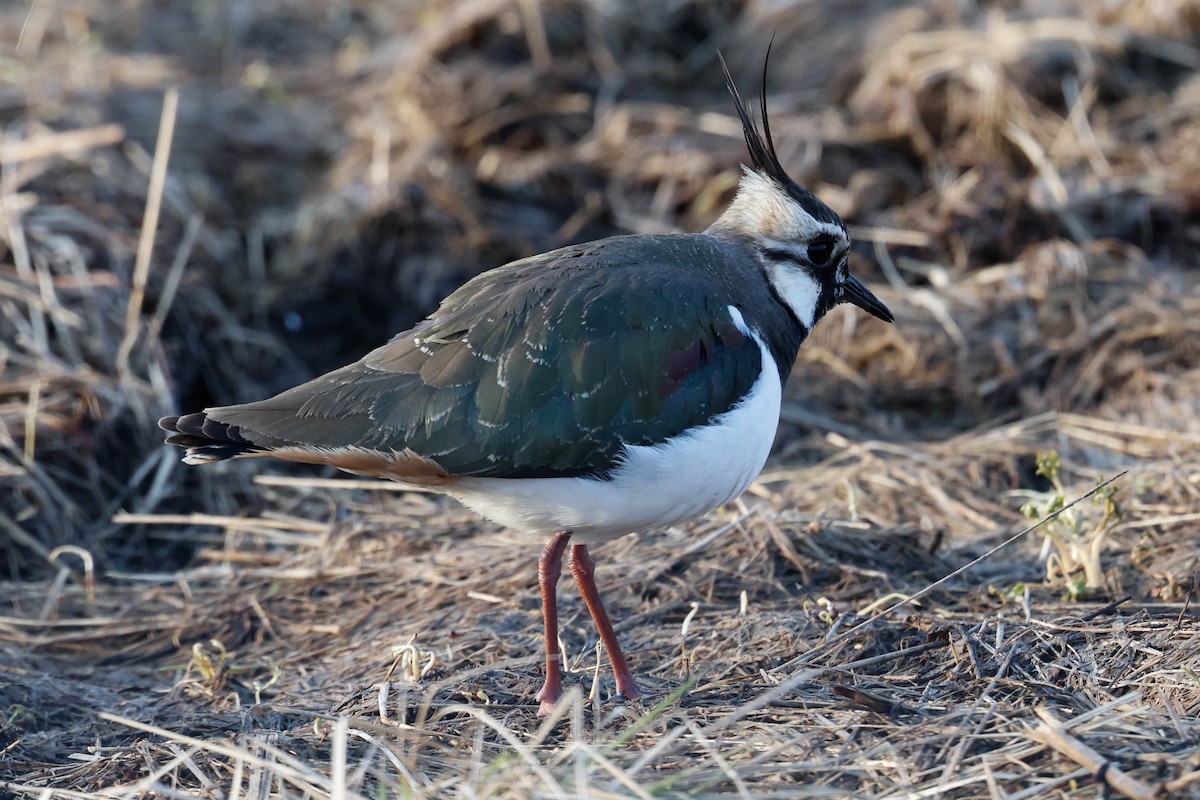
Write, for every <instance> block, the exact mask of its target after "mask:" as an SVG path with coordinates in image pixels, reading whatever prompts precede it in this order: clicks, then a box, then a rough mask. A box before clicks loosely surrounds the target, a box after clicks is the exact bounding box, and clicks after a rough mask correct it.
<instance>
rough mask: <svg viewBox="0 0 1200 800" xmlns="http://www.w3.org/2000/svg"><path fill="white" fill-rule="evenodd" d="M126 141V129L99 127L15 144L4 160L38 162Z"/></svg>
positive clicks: (7, 151) (116, 126) (50, 134)
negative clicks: (42, 159)
mask: <svg viewBox="0 0 1200 800" xmlns="http://www.w3.org/2000/svg"><path fill="white" fill-rule="evenodd" d="M124 138H125V129H124V128H122V127H121V126H120V125H116V124H109V125H99V126H97V127H95V128H83V129H81V130H75V131H63V132H61V133H47V134H42V135H39V136H35V137H34V138H32V139H25V140H24V141H20V142H14V143H13V144H12V145H10V146H9V147H8V148H7V149H6V150H5V153H4V156H5V159H6V160H7V161H9V162H10V163H13V164H19V163H21V162H22V161H35V160H37V159H41V158H51V157H53V156H63V155H69V154H71V153H78V152H82V151H83V150H91V149H92V148H95V147H107V146H108V145H112V144H117V143H118V142H120V141H121V140H122V139H124Z"/></svg>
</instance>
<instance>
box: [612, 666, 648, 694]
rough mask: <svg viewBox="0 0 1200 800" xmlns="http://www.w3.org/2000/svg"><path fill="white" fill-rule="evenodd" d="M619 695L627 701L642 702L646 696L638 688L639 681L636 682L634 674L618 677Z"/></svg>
mask: <svg viewBox="0 0 1200 800" xmlns="http://www.w3.org/2000/svg"><path fill="white" fill-rule="evenodd" d="M616 679H617V694H619V695H620V696H621V697H624V698H625V699H626V700H641V699H642V698H643V697H645V696H646V695H644V694H642V690H641V689H639V688H638V685H637V681H636V680H634V677H633V674H632V673H629V672H627V673H625V674H624V675H617V676H616Z"/></svg>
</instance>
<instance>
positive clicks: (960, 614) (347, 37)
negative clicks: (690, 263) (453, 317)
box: [0, 0, 1200, 798]
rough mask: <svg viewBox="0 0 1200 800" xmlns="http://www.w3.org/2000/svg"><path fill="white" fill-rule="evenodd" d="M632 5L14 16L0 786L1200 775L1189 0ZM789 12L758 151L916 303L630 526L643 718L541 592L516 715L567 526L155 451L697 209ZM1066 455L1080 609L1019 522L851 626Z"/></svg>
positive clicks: (476, 2) (1192, 24) (327, 790)
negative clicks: (1092, 529) (552, 254)
mask: <svg viewBox="0 0 1200 800" xmlns="http://www.w3.org/2000/svg"><path fill="white" fill-rule="evenodd" d="M639 8H640V6H639V5H638V4H633V3H629V4H622V3H602V2H591V3H575V2H567V1H565V0H564V1H562V2H560V1H558V0H464V2H453V3H452V2H431V3H376V4H368V3H359V4H332V3H285V2H280V1H279V0H270V1H269V2H264V3H241V2H233V3H174V4H171V3H149V2H145V0H129V1H128V2H121V3H113V2H107V1H106V0H63V1H62V2H36V3H32V2H31V3H22V4H9V6H7V7H5V8H3V9H0V39H3V40H4V41H5V42H8V43H10V45H11V47H10V48H9V49H8V50H7V51H6V52H7V55H5V56H4V57H3V59H2V60H0V69H3V74H4V79H3V81H0V115H2V116H3V119H4V121H5V124H6V133H5V138H4V141H3V144H2V146H0V166H2V173H0V218H2V222H3V224H2V225H0V545H2V551H0V553H2V555H3V561H2V563H0V568H2V569H3V572H2V573H0V603H2V607H0V710H3V712H4V713H3V715H2V716H0V787H4V788H5V790H6V791H7V792H9V793H12V794H14V795H17V796H28V797H34V796H37V797H63V798H65V797H100V796H104V797H134V796H146V795H148V794H151V793H156V796H164V797H165V796H182V795H184V794H186V795H188V796H194V795H195V794H196V793H204V794H202V795H201V796H209V797H226V798H228V797H233V796H235V795H236V796H246V795H247V794H248V795H249V796H252V797H302V796H318V797H323V796H333V797H348V796H362V797H367V796H378V793H380V792H384V793H393V794H397V795H401V794H403V795H405V796H417V797H433V796H439V795H443V794H445V795H462V796H483V795H500V794H507V795H513V796H539V797H540V796H547V797H563V796H597V797H600V796H661V795H666V796H695V797H726V796H728V797H772V796H787V797H803V796H818V795H819V796H887V797H913V798H917V797H933V796H947V797H984V796H991V797H1008V798H1017V797H1044V796H1070V797H1091V796H1095V795H1096V793H1097V792H1098V789H1097V787H1096V782H1097V781H1102V782H1105V783H1107V784H1108V785H1109V786H1110V787H1111V788H1112V790H1113V791H1116V792H1119V793H1122V794H1124V795H1126V796H1131V797H1151V796H1155V795H1159V796H1169V795H1172V794H1175V795H1179V796H1183V795H1185V794H1189V793H1190V794H1192V795H1194V794H1195V792H1196V791H1197V786H1200V724H1198V723H1197V721H1196V720H1197V719H1198V718H1200V681H1198V679H1197V675H1198V674H1200V619H1198V618H1197V616H1196V614H1195V612H1194V611H1193V610H1192V608H1191V606H1190V600H1191V595H1192V591H1193V580H1194V578H1193V576H1194V572H1195V570H1196V568H1197V564H1198V563H1200V537H1197V535H1196V532H1197V530H1198V526H1200V421H1198V420H1200V258H1198V257H1197V255H1196V253H1197V252H1198V251H1200V49H1197V47H1196V44H1195V43H1196V42H1197V41H1198V40H1200V6H1197V5H1196V4H1195V3H1194V2H1187V1H1186V0H1179V1H1178V2H1171V0H1139V1H1138V2H1108V1H1107V0H1102V1H1100V2H1091V1H1090V0H1089V1H1087V2H1085V1H1084V0H1075V2H1069V1H1068V0H1061V1H1060V2H1039V3H1033V2H958V3H915V2H909V3H897V2H884V1H883V0H852V2H846V3H833V2H828V3H825V2H811V3H775V4H747V5H746V6H745V7H742V6H741V5H739V4H714V3H699V2H688V1H687V0H684V1H683V2H675V3H669V4H663V5H662V8H661V13H653V14H648V13H645V12H644V11H640V10H639ZM772 32H774V33H775V44H774V50H773V53H774V55H773V61H772V64H771V70H770V86H769V87H768V88H769V96H770V100H771V107H772V109H773V113H774V118H773V128H774V132H775V137H776V140H777V143H778V145H779V149H780V154H781V156H782V158H783V160H784V163H785V164H787V165H788V166H789V168H790V169H791V171H792V172H793V174H794V175H795V177H796V178H797V179H798V180H799V181H800V182H801V183H803V184H805V185H806V186H808V187H810V188H811V189H813V190H814V191H815V192H817V193H818V194H819V195H821V196H822V197H823V198H824V199H826V200H827V201H828V202H829V203H830V204H831V205H832V206H833V207H834V208H835V209H836V210H837V211H839V212H840V213H841V214H842V215H843V216H844V217H845V218H846V219H847V220H848V222H849V223H850V224H851V225H852V233H853V234H854V235H855V237H856V241H857V245H856V250H855V253H854V255H853V258H854V259H855V262H856V264H855V267H854V269H855V272H856V273H857V274H858V275H859V276H860V277H863V278H864V279H865V280H866V281H867V282H869V283H871V284H872V286H873V287H874V288H876V289H877V290H878V291H879V294H880V295H881V297H882V298H883V299H884V300H885V302H887V304H888V305H889V306H890V307H891V308H892V309H893V311H895V312H896V316H897V323H896V324H895V325H894V326H884V325H881V324H877V323H876V322H874V321H872V320H868V319H866V318H864V317H863V316H862V315H860V314H855V313H844V312H842V311H839V312H837V313H835V314H834V315H833V317H832V318H831V319H829V320H827V321H825V322H824V323H823V324H822V326H821V327H820V328H819V329H818V331H817V332H816V334H815V335H814V336H813V337H812V339H810V341H809V342H808V343H806V345H805V346H804V348H803V349H802V352H801V358H800V362H799V363H798V365H797V367H796V369H797V374H798V375H799V376H802V379H800V378H798V379H795V380H793V382H792V384H791V385H790V386H789V393H788V396H787V398H786V399H785V406H786V407H785V411H784V415H783V416H784V422H783V425H782V427H781V433H780V441H779V446H778V448H777V451H776V458H775V460H774V461H773V462H772V464H771V465H770V466H769V467H768V471H767V472H766V473H764V475H763V477H762V479H761V480H760V481H759V482H758V483H757V484H756V485H755V487H754V488H753V489H752V491H751V492H750V493H748V494H747V496H746V497H745V498H743V500H742V501H740V502H739V503H738V504H736V505H735V506H734V507H732V508H729V509H726V510H723V511H721V512H719V513H716V514H713V515H711V516H710V517H709V518H707V519H705V520H702V521H699V522H697V523H695V524H693V525H691V526H689V527H686V528H683V529H678V530H671V531H667V532H664V533H661V534H654V535H639V536H636V537H629V538H626V539H623V540H620V541H618V542H616V543H614V544H612V545H609V546H607V547H605V548H604V549H603V550H602V551H600V581H601V583H602V585H604V586H605V595H606V598H607V599H608V602H609V603H610V608H611V609H612V610H613V611H614V612H615V614H616V616H617V618H618V619H619V620H621V623H620V624H619V625H618V631H619V633H620V634H621V637H622V639H623V641H624V642H625V643H626V647H627V649H628V651H629V652H630V653H631V656H632V661H633V667H634V669H635V670H636V671H637V672H639V673H640V674H641V675H643V676H645V678H646V684H647V685H648V687H649V688H651V689H652V690H653V694H652V696H651V698H650V699H649V700H648V701H645V702H643V703H641V704H637V705H633V704H630V705H621V704H619V703H617V702H614V701H613V700H611V699H609V698H608V697H607V691H608V690H609V688H610V683H611V681H610V676H608V675H607V673H606V671H605V670H604V669H601V670H600V671H599V673H598V678H597V677H596V676H595V673H594V672H593V671H594V669H595V665H596V664H597V663H599V662H602V661H603V659H602V658H599V657H598V656H599V654H598V653H596V651H595V642H594V634H593V633H592V630H591V627H590V624H589V623H588V621H587V616H586V614H584V613H583V607H582V604H581V603H580V602H578V601H577V600H574V599H572V595H571V593H570V592H569V590H568V587H565V586H564V590H563V598H564V600H563V604H564V608H563V610H564V612H565V614H566V619H565V625H564V639H565V640H566V641H565V645H566V651H567V653H568V655H569V657H570V662H571V665H572V668H573V669H574V670H575V675H576V679H577V680H576V684H577V686H578V687H579V689H580V690H581V695H580V696H578V697H577V698H576V700H575V702H573V703H570V704H568V705H566V706H565V707H564V710H563V717H562V718H561V719H551V720H548V721H545V722H543V721H540V720H538V719H536V718H535V716H534V713H535V710H536V705H535V704H534V703H533V702H532V701H531V698H532V696H533V694H534V692H535V691H536V688H537V685H538V683H539V678H540V671H539V670H540V668H539V666H538V659H539V656H538V654H539V652H540V650H539V648H540V616H539V614H538V611H537V603H536V593H535V592H534V590H533V587H534V584H535V570H534V562H535V558H536V554H537V551H538V549H539V547H540V544H538V543H531V542H530V541H527V540H525V539H523V538H522V537H521V536H519V535H518V534H516V533H512V532H504V531H498V530H496V529H495V528H494V527H493V526H491V525H489V524H486V523H484V522H481V521H480V520H479V519H478V518H476V517H474V516H472V515H471V514H469V513H468V512H466V511H464V510H462V509H460V508H458V507H456V506H455V505H453V504H451V503H449V502H443V501H442V500H441V499H437V498H431V497H429V496H425V495H419V494H414V493H408V492H399V491H392V490H389V489H388V487H385V488H384V489H376V488H372V487H374V484H365V483H364V482H362V481H352V480H346V479H343V478H338V480H337V483H332V482H330V480H329V479H330V478H334V477H336V476H334V475H326V476H324V477H320V476H319V475H318V473H316V472H315V471H313V470H312V469H305V468H289V467H288V466H287V465H266V464H261V463H254V464H236V465H232V466H229V465H227V466H225V467H217V468H210V469H190V468H186V467H184V466H183V465H181V464H179V463H178V461H177V453H174V452H169V451H168V450H167V449H166V448H164V447H162V446H161V438H160V434H159V432H158V431H157V430H156V428H155V426H154V420H155V419H157V417H158V416H160V415H162V414H166V413H172V412H178V411H179V410H181V409H182V410H193V409H195V408H197V407H200V406H203V405H205V404H212V403H215V402H237V401H244V400H249V399H253V398H257V397H261V396H264V395H265V394H268V393H270V392H272V391H275V390H278V389H280V388H283V387H285V386H287V385H290V384H292V383H295V382H297V381H299V380H302V379H304V378H306V377H309V376H311V375H313V374H315V373H317V372H318V371H321V370H324V369H328V368H332V367H335V366H338V365H340V364H341V363H344V362H345V361H347V360H350V359H352V358H355V357H357V356H358V355H360V354H361V353H362V352H363V351H365V350H366V349H367V348H369V347H371V346H374V345H377V344H379V343H381V342H383V341H385V340H386V339H387V338H389V337H390V335H391V334H392V333H394V332H396V331H398V330H400V329H402V328H404V327H407V326H408V325H409V324H411V323H412V322H413V321H414V320H416V319H418V318H419V317H420V316H421V315H422V314H424V313H426V312H428V311H429V310H430V309H431V308H432V307H433V305H434V304H435V303H436V301H437V299H438V298H440V297H441V296H443V295H444V294H445V293H446V292H448V291H449V290H451V289H453V288H454V287H455V286H456V285H457V284H459V283H461V282H462V281H463V280H465V279H466V278H468V277H470V276H471V275H473V274H475V273H477V272H478V271H480V270H482V269H486V268H488V267H491V266H496V265H498V264H501V263H503V262H505V261H508V260H510V259H512V258H515V257H518V256H522V255H527V254H529V253H533V252H537V251H542V250H547V249H550V248H552V247H554V246H557V245H561V244H564V243H567V242H570V241H578V240H584V239H589V238H596V237H599V236H604V235H608V234H611V233H614V232H621V231H637V232H644V231H664V230H676V229H686V230H695V229H698V228H700V227H703V226H704V225H706V224H707V223H708V222H709V221H711V220H712V219H713V217H714V216H715V214H716V213H717V211H718V210H719V209H720V208H721V207H722V206H723V204H724V203H725V202H727V200H728V199H729V197H730V195H731V192H732V189H733V187H734V185H735V183H736V179H737V175H738V169H737V164H738V162H739V160H740V159H742V158H743V157H744V153H743V143H742V140H741V136H740V131H739V127H738V124H737V121H736V118H735V117H734V116H733V114H732V107H731V104H730V102H729V100H728V97H727V96H726V95H725V94H724V88H723V85H722V80H721V75H720V70H719V68H718V67H717V65H716V52H717V49H718V48H720V49H721V51H722V52H723V53H724V54H725V56H726V58H727V60H728V61H729V62H730V64H731V66H732V67H733V69H734V71H735V73H736V74H737V76H738V78H739V81H740V82H741V84H742V85H743V87H745V88H746V89H751V88H753V89H754V90H755V91H756V90H757V86H756V81H757V78H756V76H757V74H758V71H759V69H760V68H761V61H762V57H763V54H764V52H765V49H766V43H767V41H768V39H769V38H770V36H771V33H772ZM173 88H174V89H177V90H178V105H177V107H174V106H173V101H172V100H171V97H172V96H173V92H172V91H171V90H172V89H173ZM164 111H165V113H164ZM172 128H173V135H171V136H169V137H168V136H167V135H166V131H167V130H171V129H172ZM168 138H169V140H170V147H169V151H168V148H167V140H168ZM168 152H169V155H170V158H169V162H168V161H167V159H166V155H167V153H168ZM156 165H157V166H156ZM1048 451H1054V452H1056V453H1057V454H1058V456H1059V458H1060V459H1061V464H1062V473H1061V478H1062V479H1063V482H1064V487H1065V488H1066V489H1067V494H1068V495H1069V496H1077V495H1079V494H1081V493H1083V492H1084V491H1086V490H1087V489H1089V488H1091V487H1092V486H1094V485H1095V483H1096V482H1097V481H1099V480H1100V479H1102V478H1105V477H1108V476H1111V475H1113V474H1115V473H1117V472H1119V471H1121V470H1128V473H1127V474H1126V475H1125V476H1124V477H1123V478H1121V479H1120V480H1119V481H1118V482H1117V483H1116V484H1115V486H1116V491H1117V495H1116V499H1117V500H1118V501H1119V503H1120V504H1121V506H1122V509H1123V516H1121V517H1120V519H1119V521H1118V520H1117V519H1116V518H1115V517H1114V518H1112V519H1109V520H1105V521H1103V523H1102V524H1103V525H1104V526H1105V527H1106V528H1107V530H1106V536H1105V538H1104V540H1103V548H1102V550H1101V552H1100V557H1101V564H1102V566H1103V568H1104V573H1103V581H1104V583H1105V584H1106V585H1105V588H1104V589H1102V590H1100V591H1099V592H1093V593H1092V594H1091V595H1089V596H1087V597H1086V598H1085V599H1084V600H1081V601H1077V602H1067V601H1065V600H1064V599H1063V598H1064V596H1067V595H1068V594H1070V592H1069V591H1068V590H1069V589H1070V588H1071V581H1072V580H1074V581H1076V582H1075V584H1074V585H1075V586H1076V588H1077V587H1078V583H1077V578H1078V576H1075V575H1071V576H1061V575H1059V576H1053V579H1051V580H1047V570H1046V567H1045V566H1044V565H1043V564H1042V563H1040V562H1039V548H1040V547H1041V544H1042V539H1041V537H1040V536H1039V534H1037V533H1033V534H1031V535H1029V536H1027V537H1025V538H1024V539H1022V540H1019V541H1018V542H1016V543H1015V544H1013V545H1011V546H1009V547H1006V548H1004V549H1002V550H1001V551H1000V552H999V553H997V554H996V555H994V556H992V557H990V558H989V559H987V560H985V561H983V562H982V563H981V564H979V565H978V566H977V567H974V568H973V569H971V570H969V571H967V572H965V573H964V574H962V575H960V576H957V577H955V578H953V579H951V580H949V581H947V582H945V583H943V584H940V585H939V586H937V587H936V588H935V589H934V590H933V591H931V592H929V593H927V594H926V595H924V596H923V597H921V598H920V599H918V600H916V601H914V602H913V603H911V604H909V605H907V606H904V607H902V608H900V609H897V610H895V611H892V612H891V613H887V614H884V615H882V616H881V617H880V618H879V619H877V620H876V621H875V622H873V623H871V624H869V625H865V626H863V627H861V628H855V626H856V625H857V624H858V623H860V622H862V621H863V620H864V619H867V618H868V617H869V616H870V615H871V613H873V612H875V611H879V610H881V609H886V608H888V607H889V606H891V605H892V604H893V603H894V602H895V600H896V599H898V598H900V597H903V596H905V595H907V594H910V593H912V592H915V591H918V590H920V589H922V588H924V587H926V586H927V585H928V584H930V583H932V582H933V581H935V580H937V579H939V578H941V577H942V576H944V575H946V574H948V573H950V572H951V571H953V570H954V569H955V568H957V567H959V566H962V565H963V564H965V563H966V562H968V561H970V560H971V559H972V558H974V557H975V556H978V555H979V554H981V553H983V552H984V551H985V550H987V549H988V548H989V547H991V546H993V545H995V544H997V543H998V542H1000V541H1001V540H1003V539H1004V538H1005V537H1007V536H1008V535H1011V534H1012V533H1014V532H1015V531H1017V530H1019V529H1020V528H1021V527H1022V526H1023V525H1024V524H1026V520H1024V519H1023V517H1022V516H1021V507H1022V505H1023V504H1024V500H1023V499H1022V496H1021V495H1020V493H1021V492H1028V491H1045V490H1046V489H1048V488H1050V487H1049V484H1048V483H1047V482H1046V481H1045V480H1044V478H1042V477H1041V476H1039V475H1037V474H1036V459H1037V456H1038V454H1039V453H1044V452H1048ZM255 476H258V477H257V478H256V477H255ZM1087 502H1088V505H1086V506H1082V507H1081V508H1083V509H1084V513H1087V514H1093V515H1095V514H1100V513H1101V512H1102V511H1103V509H1102V508H1100V507H1097V506H1092V505H1090V501H1087ZM1093 523H1094V518H1093ZM1091 577H1092V578H1093V580H1092V583H1095V582H1096V580H1095V576H1094V575H1093V576H1091ZM592 691H594V692H595V694H596V697H595V698H594V699H587V698H586V697H585V695H587V694H588V693H589V692H592ZM1097 759H1099V761H1097ZM1104 764H1107V765H1108V766H1106V767H1105V766H1103V765H1104ZM46 787H50V788H52V789H54V790H56V792H55V793H52V794H49V795H46V794H41V792H42V791H43V789H44V788H46Z"/></svg>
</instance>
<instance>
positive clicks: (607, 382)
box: [205, 237, 764, 478]
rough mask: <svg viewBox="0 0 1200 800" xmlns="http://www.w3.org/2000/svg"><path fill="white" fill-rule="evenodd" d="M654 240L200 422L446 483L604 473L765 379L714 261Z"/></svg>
mask: <svg viewBox="0 0 1200 800" xmlns="http://www.w3.org/2000/svg"><path fill="white" fill-rule="evenodd" d="M640 238H645V237H640ZM661 241H662V242H663V244H662V245H661V246H659V247H657V248H656V247H646V246H645V243H644V242H643V244H642V246H639V247H635V246H633V244H634V243H633V242H632V241H623V239H622V237H619V238H617V239H610V240H605V241H604V242H599V243H594V244H591V245H582V246H577V247H572V248H565V249H563V250H560V251H555V252H553V253H549V254H546V255H544V256H537V257H534V258H532V259H526V260H524V261H519V262H514V263H513V264H510V265H507V266H505V267H501V268H499V269H496V270H493V271H491V272H488V273H484V274H482V275H480V276H478V277H477V278H475V279H473V280H472V281H470V282H468V283H467V284H465V285H464V286H463V287H462V288H460V289H459V290H458V291H456V292H455V293H454V294H452V295H450V296H449V297H448V298H447V299H446V300H445V301H443V303H442V305H441V307H440V308H439V310H438V311H437V312H436V313H435V314H434V315H433V316H431V317H430V318H429V319H427V320H426V321H424V322H422V323H421V324H419V325H418V326H417V327H415V328H413V329H412V330H410V331H406V332H405V333H402V334H400V335H398V336H397V337H395V338H394V339H392V341H391V342H389V343H388V344H386V345H384V346H383V347H380V348H379V349H377V350H374V351H372V352H371V353H369V354H368V355H367V356H366V357H364V358H363V359H362V360H360V361H358V362H357V363H355V364H351V365H350V366H347V367H343V368H342V369H339V370H336V371H334V372H331V373H329V374H327V375H323V376H321V377H319V378H316V379H314V380H312V381H310V382H308V383H305V384H303V385H301V386H298V387H296V388H294V389H290V390H288V391H286V392H283V393H282V394H279V395H277V396H275V397H273V398H270V399H268V400H263V401H260V402H256V403H248V404H246V405H240V406H229V407H225V408H214V409H209V410H208V411H206V412H205V413H206V418H207V420H209V421H215V422H216V423H218V424H220V425H223V426H228V429H229V430H231V431H232V433H233V434H234V435H236V436H237V437H240V438H241V439H243V440H246V441H247V442H249V443H251V444H254V445H260V446H262V448H264V449H267V450H270V449H276V448H281V447H292V448H295V447H300V448H317V449H336V448H344V447H347V446H352V447H353V448H356V449H362V450H367V451H381V452H388V451H397V452H404V453H408V454H412V455H415V456H419V457H421V458H422V459H423V460H428V461H431V462H433V463H435V464H436V465H437V466H438V467H440V468H441V469H442V470H444V471H445V472H446V474H448V475H450V476H466V475H471V476H487V477H503V478H522V477H552V476H564V477H565V476H581V475H603V474H605V473H606V472H607V471H608V470H611V469H613V468H615V467H616V466H617V465H618V463H619V459H620V455H621V452H622V449H623V447H624V446H625V445H652V444H656V443H659V442H662V441H664V440H666V439H668V438H670V437H673V436H677V435H679V434H681V433H683V432H684V431H686V430H688V429H689V428H694V427H697V426H702V425H705V424H708V423H709V422H710V421H711V420H712V419H713V418H714V417H715V416H716V415H718V414H721V413H723V412H726V411H729V410H730V409H731V408H732V407H733V406H734V405H736V404H737V402H738V400H739V399H740V398H742V397H743V396H744V395H745V394H746V393H747V392H748V391H749V390H750V388H751V386H752V385H753V384H754V381H755V380H756V379H757V377H758V375H759V372H760V370H761V369H762V368H763V366H764V365H763V363H762V355H761V352H760V350H759V347H758V345H757V344H756V343H755V341H754V340H753V339H752V338H751V337H749V336H747V335H746V334H745V333H743V331H742V330H741V329H739V327H738V325H737V324H735V322H734V320H733V317H732V315H731V312H730V311H729V301H728V297H727V295H728V287H727V286H726V287H722V286H720V285H717V284H714V282H713V281H712V280H711V279H710V278H709V277H707V276H711V275H712V274H715V271H719V270H720V269H722V268H723V267H724V266H725V265H724V264H721V263H715V262H716V261H719V260H720V259H721V258H722V257H723V256H722V253H721V251H720V249H719V248H717V247H714V246H712V245H705V244H703V243H701V244H696V243H694V242H692V241H691V240H688V239H685V238H683V237H661ZM647 251H650V252H653V253H654V254H655V255H652V256H650V257H647ZM703 259H709V261H708V262H705V261H703ZM689 260H690V261H689ZM701 267H704V268H701ZM681 273H683V275H682V276H681ZM326 463H335V464H336V463H337V462H336V461H327V462H326Z"/></svg>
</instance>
